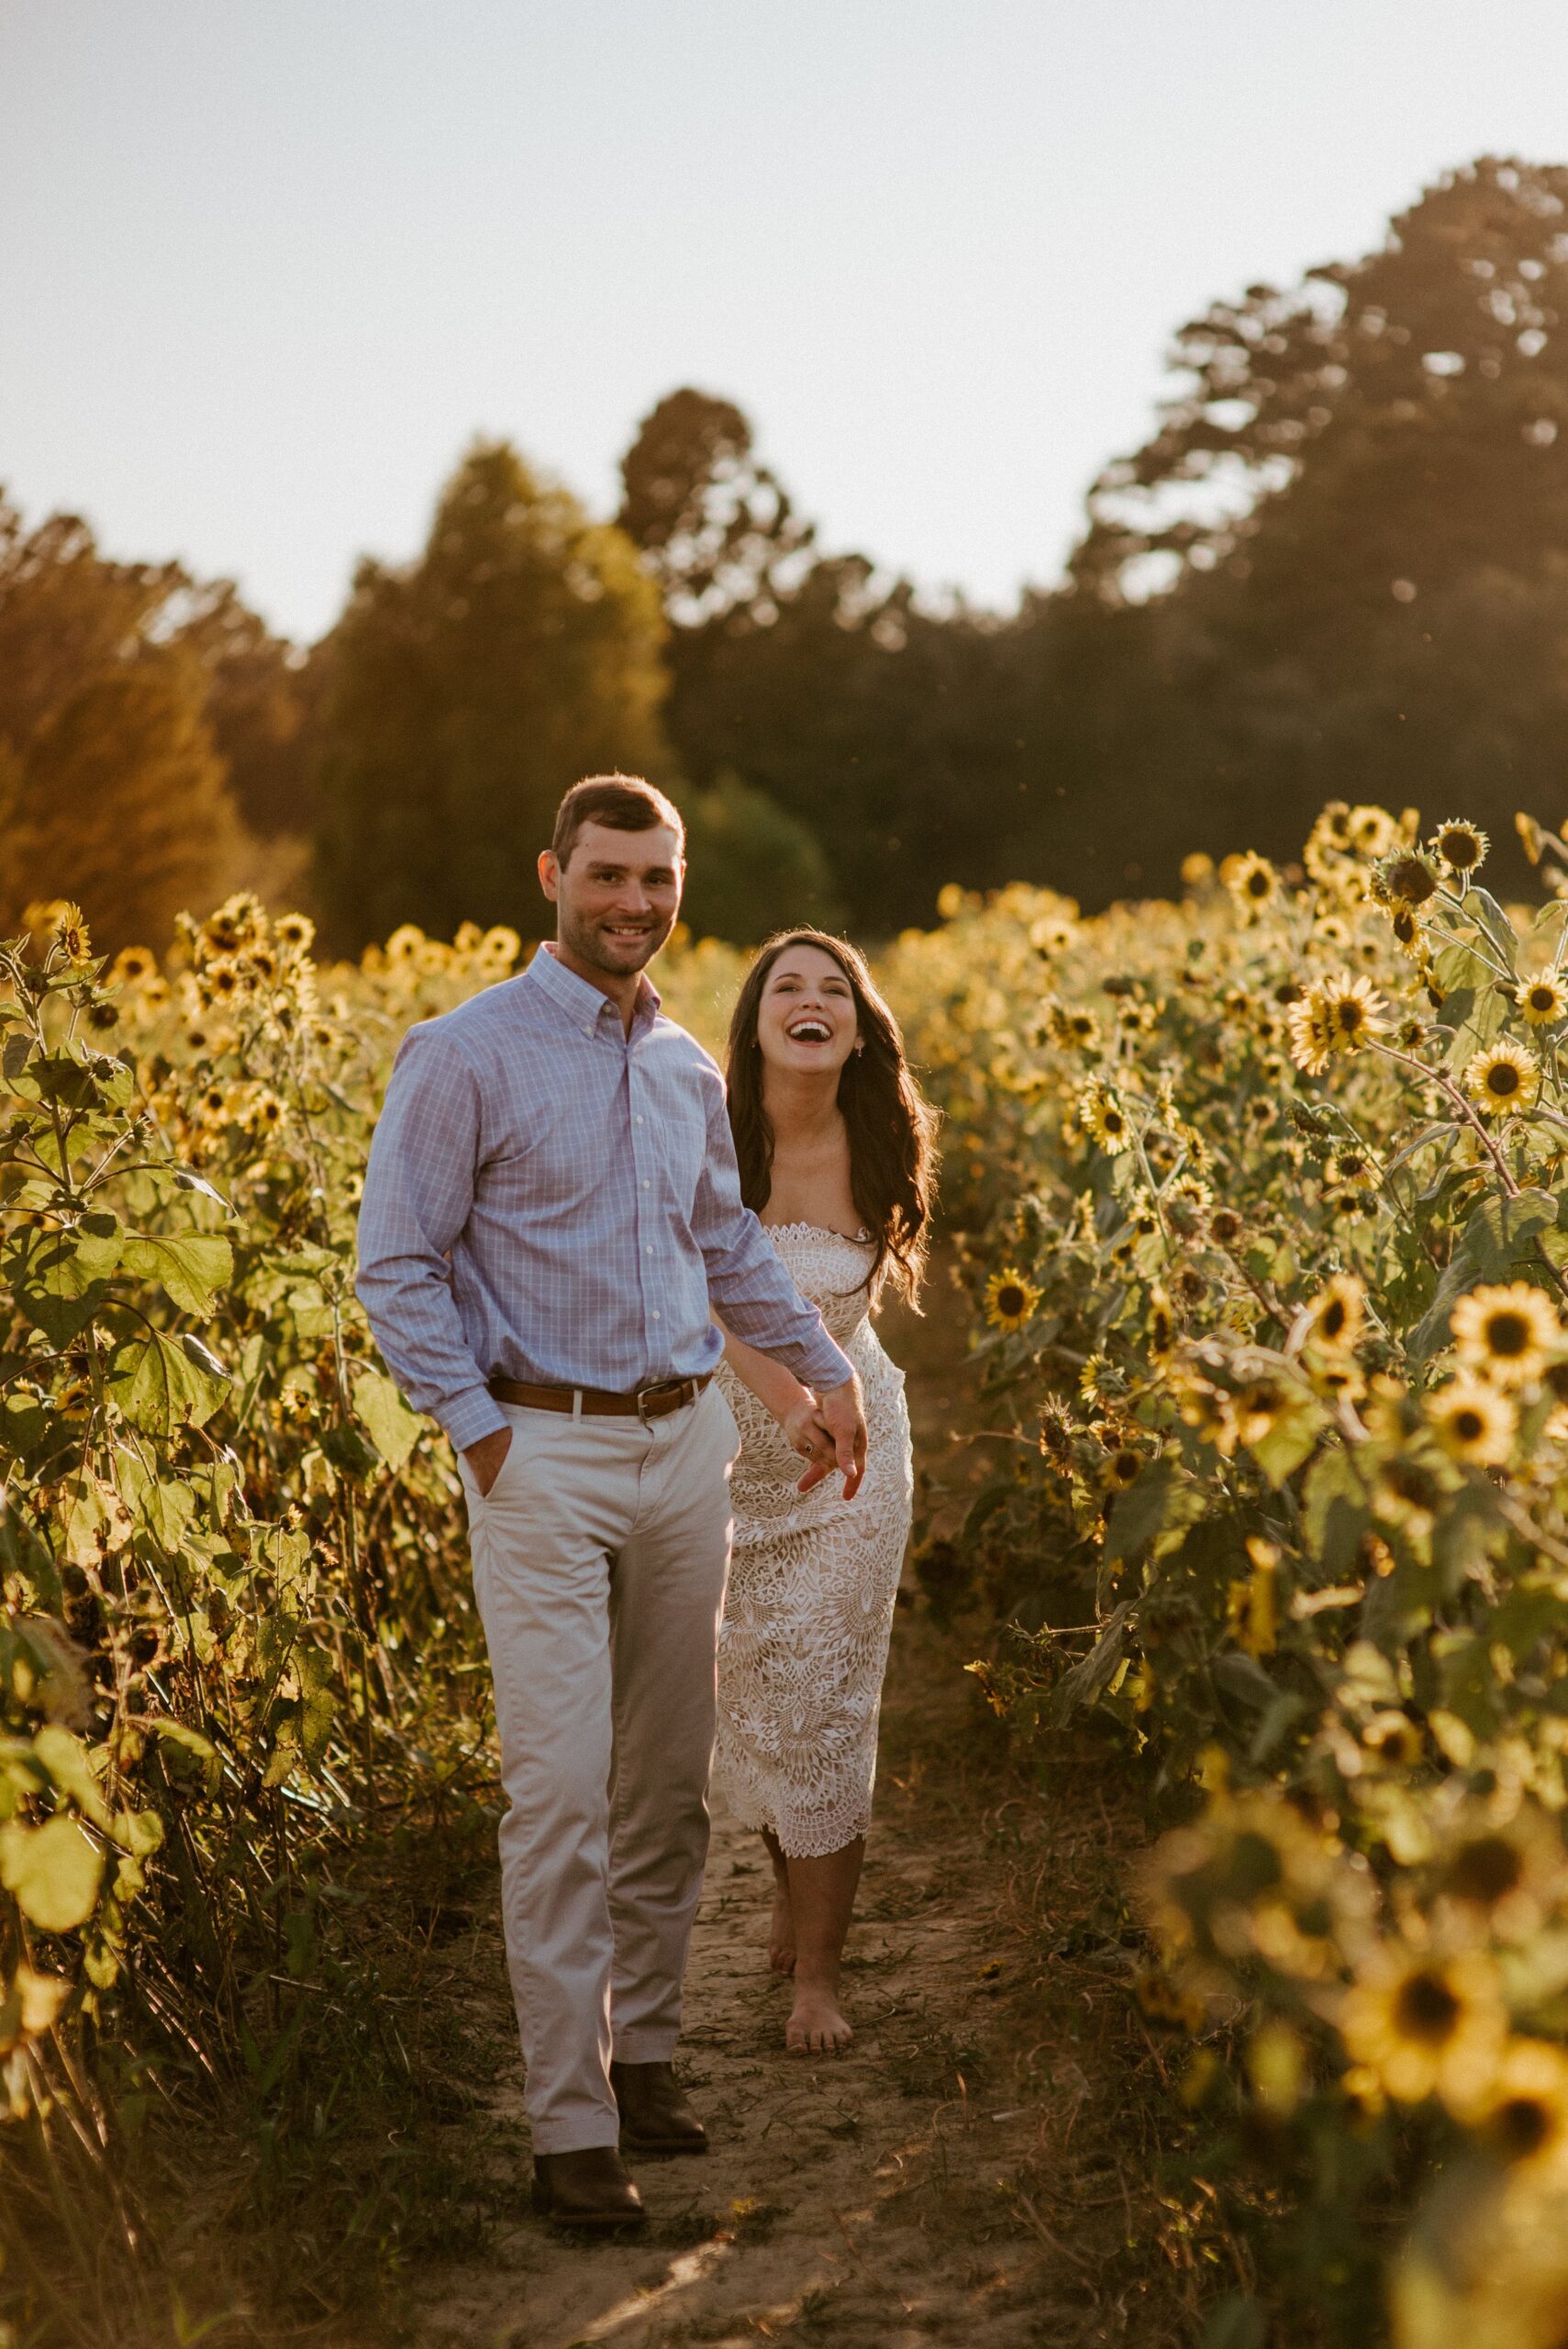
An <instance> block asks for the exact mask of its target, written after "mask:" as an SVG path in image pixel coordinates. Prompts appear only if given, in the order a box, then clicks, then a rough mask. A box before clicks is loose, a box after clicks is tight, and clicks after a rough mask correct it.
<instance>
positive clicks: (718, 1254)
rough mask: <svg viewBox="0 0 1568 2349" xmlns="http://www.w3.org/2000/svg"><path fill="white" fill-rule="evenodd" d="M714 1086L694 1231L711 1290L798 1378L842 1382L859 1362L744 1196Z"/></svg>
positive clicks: (727, 1316)
mask: <svg viewBox="0 0 1568 2349" xmlns="http://www.w3.org/2000/svg"><path fill="white" fill-rule="evenodd" d="M714 1090H715V1096H716V1097H715V1098H714V1099H713V1100H712V1101H711V1102H710V1105H709V1109H708V1119H707V1157H706V1163H705V1164H704V1166H703V1171H702V1174H701V1175H700V1177H699V1179H698V1183H697V1193H696V1203H695V1211H694V1214H693V1217H692V1230H693V1234H694V1237H695V1240H696V1242H697V1245H698V1246H699V1247H700V1248H701V1250H702V1252H703V1261H704V1263H705V1264H706V1267H707V1286H708V1295H709V1296H710V1297H712V1299H713V1302H714V1304H715V1305H716V1306H717V1308H718V1311H719V1314H720V1316H721V1317H722V1319H723V1321H724V1324H725V1327H726V1328H727V1329H728V1330H733V1331H734V1333H735V1335H736V1336H737V1337H738V1338H743V1339H744V1340H745V1341H746V1343H747V1344H748V1345H749V1346H755V1347H756V1348H757V1350H758V1352H759V1353H764V1354H773V1355H775V1356H776V1357H777V1359H778V1360H779V1361H780V1362H782V1363H783V1364H784V1367H785V1369H786V1370H792V1371H793V1372H794V1373H795V1376H796V1378H798V1379H800V1380H801V1381H802V1382H803V1383H804V1384H806V1385H807V1386H815V1387H817V1389H818V1390H819V1391H822V1390H825V1389H827V1388H828V1387H832V1386H843V1385H844V1383H845V1381H846V1380H847V1379H851V1378H852V1377H853V1376H854V1375H855V1370H854V1364H852V1363H851V1360H850V1358H849V1356H848V1355H847V1354H846V1353H842V1352H841V1351H840V1348H839V1347H838V1346H836V1345H835V1344H834V1342H833V1341H832V1339H831V1338H830V1337H829V1336H828V1331H827V1330H826V1328H825V1327H824V1326H823V1320H822V1316H821V1315H820V1313H818V1312H817V1308H816V1307H815V1306H814V1305H808V1304H807V1303H806V1299H805V1297H802V1296H801V1294H800V1291H799V1290H798V1289H797V1288H796V1287H795V1283H794V1282H793V1281H792V1280H791V1278H790V1276H789V1275H788V1273H787V1272H786V1271H785V1270H784V1264H783V1263H782V1261H781V1260H780V1257H779V1254H778V1252H777V1250H776V1249H775V1248H774V1247H773V1243H772V1241H770V1240H769V1238H768V1235H767V1233H766V1232H765V1231H764V1230H762V1225H761V1224H760V1223H759V1222H758V1220H757V1219H756V1217H755V1216H754V1215H753V1214H752V1212H751V1208H749V1207H746V1206H744V1205H743V1204H742V1202H741V1197H740V1168H739V1167H738V1166H737V1164H736V1163H735V1143H734V1141H733V1139H732V1137H731V1135H730V1131H729V1120H728V1117H727V1116H726V1115H725V1110H724V1098H723V1093H722V1090H721V1089H720V1088H718V1087H717V1086H716V1087H715V1088H714Z"/></svg>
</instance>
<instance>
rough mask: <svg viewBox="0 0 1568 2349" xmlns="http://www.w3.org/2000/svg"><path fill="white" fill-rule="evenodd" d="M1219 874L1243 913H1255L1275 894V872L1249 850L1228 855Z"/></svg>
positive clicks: (1276, 876)
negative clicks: (1243, 853) (1241, 854)
mask: <svg viewBox="0 0 1568 2349" xmlns="http://www.w3.org/2000/svg"><path fill="white" fill-rule="evenodd" d="M1219 877H1220V879H1221V880H1222V881H1223V882H1224V884H1225V886H1226V887H1227V889H1229V892H1230V895H1231V896H1232V897H1233V898H1234V900H1235V902H1236V904H1237V905H1238V906H1240V908H1241V909H1242V911H1243V912H1244V913H1249V914H1259V913H1262V910H1263V908H1264V907H1265V906H1267V905H1271V904H1272V903H1273V899H1274V898H1275V897H1276V896H1278V894H1279V874H1277V873H1276V872H1275V871H1274V868H1273V865H1272V864H1271V863H1269V860H1268V858H1267V857H1266V856H1259V855H1258V854H1257V852H1256V851H1255V850H1253V849H1249V850H1248V851H1247V853H1246V854H1245V856H1228V857H1227V858H1226V859H1225V860H1224V862H1223V863H1222V864H1221V865H1220V868H1219Z"/></svg>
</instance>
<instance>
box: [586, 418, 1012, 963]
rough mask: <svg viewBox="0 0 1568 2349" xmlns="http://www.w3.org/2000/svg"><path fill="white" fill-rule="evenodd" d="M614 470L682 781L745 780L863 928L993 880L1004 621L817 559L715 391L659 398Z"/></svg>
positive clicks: (854, 559) (1008, 732)
mask: <svg viewBox="0 0 1568 2349" xmlns="http://www.w3.org/2000/svg"><path fill="white" fill-rule="evenodd" d="M622 478H623V481H624V483H625V485H626V495H625V499H624V502H623V504H622V507H621V516H622V520H623V522H624V523H625V525H626V527H627V529H628V530H629V531H630V532H631V534H632V535H633V536H634V537H635V538H636V539H637V540H638V543H639V546H640V547H641V548H642V550H643V553H644V558H645V560H646V562H648V564H649V566H650V568H651V572H652V573H653V575H654V576H655V577H656V578H657V579H658V580H659V582H660V584H661V587H662V592H663V595H664V597H665V607H666V611H667V614H668V616H669V618H670V621H671V636H670V648H669V662H670V669H671V676H672V685H671V696H670V704H669V712H668V724H669V729H670V734H671V738H672V740H673V743H674V746H675V750H676V753H677V755H678V757H679V759H680V762H681V765H682V767H683V769H684V772H685V773H686V774H688V775H689V776H690V778H691V780H692V781H693V783H694V784H695V785H699V786H701V787H705V788H707V787H712V785H714V784H715V783H716V782H717V778H718V776H719V775H721V774H725V773H726V772H733V773H736V774H742V775H744V776H745V777H746V780H747V782H748V784H750V785H752V786H753V787H754V788H756V789H759V790H762V791H765V792H766V794H767V796H768V797H769V799H770V800H771V801H772V802H773V804H774V805H775V806H776V807H780V808H782V809H783V810H784V813H785V814H786V815H788V816H790V817H791V818H794V819H795V821H796V822H797V823H799V824H802V825H804V826H805V827H806V829H807V831H808V832H810V833H811V834H812V835H813V836H814V837H815V838H816V840H817V844H818V846H819V848H820V850H821V852H822V853H823V855H824V858H825V860H826V863H827V868H828V878H829V882H830V885H831V888H832V891H833V894H834V895H835V896H838V897H839V898H840V899H841V900H842V902H843V904H844V906H845V907H846V909H847V912H848V915H849V918H850V919H851V922H852V923H853V925H854V926H855V927H856V928H857V929H858V930H861V931H862V933H863V934H867V935H870V936H873V937H875V936H884V935H885V934H886V933H887V931H888V930H890V929H895V928H899V927H902V926H903V925H905V924H907V923H912V922H921V921H929V919H931V918H932V916H933V913H934V909H935V905H936V899H937V894H938V892H939V890H940V888H941V886H942V885H943V883H944V882H946V881H950V880H955V879H956V880H961V881H964V882H966V883H970V884H973V885H978V884H982V883H987V882H998V881H1002V880H1005V879H1006V878H1007V877H1008V871H1007V857H1008V854H1009V849H1010V843H1011V841H1012V840H1013V838H1014V836H1015V835H1016V833H1017V830H1018V818H1019V812H1020V803H1021V798H1022V793H1021V790H1020V785H1021V783H1022V782H1023V780H1024V778H1023V776H1022V774H1021V765H1022V752H1023V749H1024V746H1023V745H1022V744H1021V743H1020V741H1019V740H1018V733H1017V728H1016V724H1015V717H1016V712H1017V708H1018V707H1021V706H1022V705H1021V703H1020V701H1019V694H1018V689H1017V687H1016V686H1015V683H1014V681H1013V678H1012V675H1011V667H1012V654H1013V647H1012V642H1011V637H1010V633H1009V630H1008V628H1007V626H1006V624H1005V623H1000V622H997V621H994V620H992V619H990V618H986V617H985V616H984V615H979V614H974V613H971V612H968V611H966V610H964V609H963V608H962V607H957V608H954V609H951V610H949V611H946V612H942V613H933V612H929V611H925V610H923V609H922V608H921V607H919V606H918V605H917V601H916V598H915V595H914V592H913V590H912V588H911V587H910V586H909V584H908V583H907V582H906V581H903V580H896V579H890V578H889V577H888V576H887V575H886V574H885V573H879V572H878V571H877V570H876V568H875V566H874V565H873V563H872V562H869V561H868V560H867V559H866V558H865V557H864V556H862V555H855V554H850V555H835V556H828V555H824V554H821V553H818V552H817V551H816V541H815V533H814V531H813V530H812V529H811V528H810V527H809V526H808V525H806V523H804V522H802V521H801V520H800V519H799V518H798V517H797V516H796V514H795V509H794V507H793V506H792V504H791V502H790V499H789V497H788V495H787V494H786V493H785V492H784V490H783V489H782V488H781V487H780V485H779V484H778V482H777V480H776V479H775V477H774V475H773V473H771V472H769V471H768V470H767V468H765V467H763V466H762V465H760V464H759V463H758V462H757V460H756V458H755V456H754V453H753V442H752V435H751V427H750V426H749V425H748V424H747V422H746V420H745V418H744V417H742V416H741V415H740V410H739V409H737V408H736V407H734V406H732V405H731V404H730V403H728V401H722V400H717V399H714V398H712V397H711V396H709V395H706V394H704V393H699V392H695V391H692V390H689V389H688V390H684V391H680V392H675V393H672V394H671V395H670V396H669V397H668V398H667V399H665V400H662V401H661V402H660V404H659V406H657V407H656V408H655V409H654V410H653V412H652V414H651V416H650V417H649V418H648V419H647V421H646V422H645V423H644V425H643V427H642V429H641V431H640V432H639V437H638V439H637V440H636V441H635V443H634V444H633V446H632V448H631V449H630V450H629V451H628V453H627V456H626V459H625V461H624V462H623V465H622Z"/></svg>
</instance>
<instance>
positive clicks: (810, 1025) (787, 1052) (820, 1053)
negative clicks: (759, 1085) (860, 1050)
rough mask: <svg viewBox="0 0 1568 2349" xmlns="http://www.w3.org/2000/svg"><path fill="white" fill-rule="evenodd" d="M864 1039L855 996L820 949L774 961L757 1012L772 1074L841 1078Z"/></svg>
mask: <svg viewBox="0 0 1568 2349" xmlns="http://www.w3.org/2000/svg"><path fill="white" fill-rule="evenodd" d="M859 1033H860V1028H859V1022H858V1021H857V1019H856V1017H855V991H854V989H853V987H851V985H850V982H849V980H848V978H847V977H846V976H845V974H844V972H843V970H842V968H841V967H840V964H839V963H836V962H835V961H834V959H833V957H832V955H831V954H826V953H824V952H823V951H822V949H821V947H820V946H786V947H784V949H783V950H782V951H781V952H779V953H778V954H777V955H775V956H774V958H773V968H772V969H771V970H770V971H769V973H768V975H767V978H766V980H765V981H764V983H763V986H762V1001H761V1003H759V1005H758V1006H757V1041H758V1043H759V1044H760V1045H761V1046H762V1058H763V1060H764V1062H766V1063H767V1064H768V1065H769V1066H770V1067H772V1068H777V1069H788V1070H790V1071H792V1072H795V1071H800V1072H806V1071H811V1072H814V1073H816V1074H831V1075H837V1074H838V1072H839V1070H840V1069H841V1068H842V1067H843V1065H844V1063H845V1062H846V1061H847V1060H848V1059H849V1057H850V1054H851V1052H853V1051H854V1048H855V1040H856V1037H857V1036H858V1035H859Z"/></svg>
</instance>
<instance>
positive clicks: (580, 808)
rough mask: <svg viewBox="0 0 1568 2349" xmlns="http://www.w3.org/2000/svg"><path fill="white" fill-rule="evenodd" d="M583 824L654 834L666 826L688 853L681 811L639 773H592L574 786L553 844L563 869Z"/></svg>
mask: <svg viewBox="0 0 1568 2349" xmlns="http://www.w3.org/2000/svg"><path fill="white" fill-rule="evenodd" d="M584 824H604V825H606V826H607V827H608V829H610V830H611V831H612V832H651V831H653V830H654V829H656V827H657V826H659V825H660V824H667V825H668V826H669V828H670V829H671V831H673V833H674V835H675V838H676V841H678V842H679V848H678V851H677V853H678V854H681V855H684V853H685V847H686V828H685V826H684V823H683V822H682V821H681V811H680V809H679V808H678V807H676V806H675V804H674V802H673V800H672V799H666V798H665V796H664V794H663V793H662V791H658V790H655V788H654V786H653V785H652V784H651V783H644V781H643V779H642V777H641V776H640V775H639V774H590V775H585V776H584V779H583V781H582V782H581V783H574V784H573V786H572V788H571V790H570V791H569V792H568V793H567V795H566V796H565V798H564V799H563V800H562V803H561V805H560V807H558V808H557V809H556V811H555V832H554V835H553V837H552V839H551V841H550V849H551V851H552V852H553V854H554V857H555V861H556V863H558V864H559V865H560V866H561V867H562V870H564V869H565V865H566V862H567V859H568V858H569V857H570V856H571V854H572V852H573V849H574V848H575V847H576V845H577V835H578V833H579V832H580V831H581V830H582V829H583V827H584Z"/></svg>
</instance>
